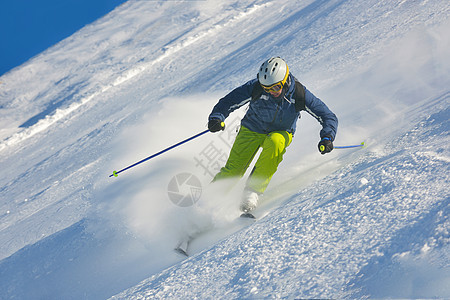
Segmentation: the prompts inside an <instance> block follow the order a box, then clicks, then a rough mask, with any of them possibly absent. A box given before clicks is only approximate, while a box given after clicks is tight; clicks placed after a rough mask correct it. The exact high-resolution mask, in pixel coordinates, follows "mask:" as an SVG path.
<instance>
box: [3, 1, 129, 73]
mask: <svg viewBox="0 0 450 300" xmlns="http://www.w3.org/2000/svg"><path fill="white" fill-rule="evenodd" d="M124 2H126V0H39V1H34V0H31V1H30V0H1V2H0V3H1V4H0V76H1V75H3V74H4V73H6V72H7V71H9V70H11V69H12V68H14V67H16V66H19V65H21V64H23V63H24V62H26V61H27V60H28V59H30V58H32V57H33V56H35V55H37V54H39V53H41V52H42V51H44V50H45V49H47V48H49V47H50V46H52V45H54V44H56V43H57V42H59V41H61V40H63V39H64V38H66V37H68V36H70V35H72V34H73V33H74V32H76V31H77V30H79V29H80V28H82V27H83V26H85V25H86V24H89V23H92V22H93V21H95V20H97V19H98V18H100V17H102V16H104V15H105V14H107V13H108V12H110V11H112V10H113V9H114V8H115V7H117V6H118V5H120V4H122V3H124Z"/></svg>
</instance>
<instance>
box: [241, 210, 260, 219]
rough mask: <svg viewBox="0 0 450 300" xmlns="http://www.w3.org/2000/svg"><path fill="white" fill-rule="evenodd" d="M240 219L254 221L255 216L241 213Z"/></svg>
mask: <svg viewBox="0 0 450 300" xmlns="http://www.w3.org/2000/svg"><path fill="white" fill-rule="evenodd" d="M240 217H241V218H247V219H253V220H256V218H255V216H254V215H253V214H251V213H249V212H246V213H243V214H241V216H240Z"/></svg>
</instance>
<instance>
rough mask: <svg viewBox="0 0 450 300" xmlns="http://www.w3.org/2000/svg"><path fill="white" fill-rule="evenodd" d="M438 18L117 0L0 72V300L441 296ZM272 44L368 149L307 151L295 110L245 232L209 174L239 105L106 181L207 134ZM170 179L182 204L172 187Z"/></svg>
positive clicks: (444, 241)
mask: <svg viewBox="0 0 450 300" xmlns="http://www.w3.org/2000/svg"><path fill="white" fill-rule="evenodd" d="M449 11H450V5H449V4H447V3H446V2H445V1H437V0H435V1H433V0H429V1H379V0H378V1H375V0H373V1H372V0H369V1H356V0H350V1H338V0H329V1H312V0H311V1H302V2H295V1H290V2H286V1H281V0H273V1H258V0H242V1H222V2H221V3H220V4H219V3H216V2H213V1H132V0H130V1H128V2H126V3H125V4H123V5H121V6H120V7H118V8H117V9H116V10H114V11H113V12H111V13H110V14H108V15H106V16H105V17H103V18H101V19H99V20H97V21H96V22H94V23H92V24H90V25H88V26H86V27H84V28H83V29H81V30H80V31H78V32H77V33H75V34H74V35H72V36H71V37H69V38H67V39H65V40H63V41H61V42H60V43H58V44H56V45H54V46H53V47H51V48H49V49H47V50H46V51H45V52H43V53H41V54H40V55H38V56H36V57H34V58H33V59H31V60H30V61H28V62H27V63H25V64H24V65H22V66H20V67H18V68H15V69H14V70H12V71H11V72H8V73H6V74H5V75H3V76H2V77H0V82H1V83H0V116H1V117H0V165H1V167H2V172H1V173H0V198H1V201H0V219H1V222H0V240H1V243H0V259H1V261H0V298H2V299H3V298H5V299H14V298H17V299H42V298H47V299H48V298H53V299H55V298H57V299H105V298H109V297H112V298H113V299H142V298H185V299H189V298H216V297H219V298H227V299H228V298H238V299H240V298H449V297H450V289H449V288H448V287H449V286H450V284H449V283H450V268H449V261H450V259H449V254H450V248H449V237H450V235H449V228H450V221H449V218H448V216H449V193H448V182H449V175H448V174H449V160H450V157H449V156H450V155H449V147H448V145H449V135H448V130H449V127H450V125H449V121H448V120H449V89H448V87H449V86H450V84H449V83H450V82H449V81H450V76H449V75H450V72H449V70H450V59H449V58H448V57H449V55H448V51H449V50H448V49H450V47H449V41H450V39H449V37H450V34H449V28H450V24H449V21H448V15H449ZM272 55H279V56H282V57H283V58H285V59H286V61H287V62H288V64H289V66H290V69H291V71H292V72H293V73H294V75H296V77H297V78H298V79H299V80H300V81H301V82H302V83H303V84H304V85H305V86H307V87H308V89H310V90H311V91H312V92H313V93H314V94H316V95H317V96H319V97H320V98H321V99H322V100H324V101H325V102H326V103H327V105H328V106H329V107H330V108H331V109H332V110H333V111H334V112H335V113H336V114H337V115H338V117H339V121H340V124H339V130H338V136H337V138H336V141H335V144H336V145H349V144H358V143H361V142H362V141H365V145H366V146H365V147H364V148H361V149H359V148H356V149H336V150H335V151H333V152H332V153H330V154H327V155H325V156H322V155H320V154H319V152H318V151H317V148H316V147H317V142H318V139H319V137H318V131H319V129H320V125H319V124H317V122H316V121H315V120H314V119H313V118H310V117H309V116H308V115H307V114H303V115H302V119H301V120H300V121H299V122H298V128H297V132H296V136H295V137H294V140H293V142H292V144H291V145H290V146H289V148H288V149H287V153H286V155H285V160H284V161H283V163H282V165H280V168H279V170H278V172H277V173H276V174H275V176H274V178H273V180H272V182H271V184H270V186H269V188H268V190H267V192H266V194H265V197H264V199H263V200H262V203H261V205H260V207H259V208H258V210H257V211H256V212H255V214H256V215H257V217H258V220H257V221H256V223H254V224H251V225H249V224H248V223H242V222H238V220H236V217H237V216H238V214H239V212H238V201H239V195H240V192H241V189H242V184H243V183H242V182H240V183H239V184H238V185H237V186H236V187H235V188H234V189H233V190H232V192H230V193H229V194H228V195H223V193H221V190H220V189H221V188H222V187H221V186H211V185H209V182H210V180H211V179H212V176H213V175H214V174H215V172H217V171H218V169H219V168H220V166H221V165H223V163H224V161H225V160H226V157H227V155H228V152H229V149H230V146H231V144H232V141H233V138H234V136H235V135H236V128H237V126H238V124H239V119H240V118H241V117H242V116H243V114H244V113H245V110H240V111H238V112H235V113H233V114H232V115H231V116H230V117H229V118H228V119H227V122H226V125H227V130H226V131H225V132H223V133H220V134H206V135H203V136H201V137H199V138H197V139H195V140H193V141H190V142H188V143H186V144H184V145H183V146H180V147H178V148H176V149H173V150H171V151H169V152H167V153H165V154H163V155H161V156H159V157H157V158H155V159H152V160H150V161H148V162H146V163H144V164H142V165H139V166H137V167H135V168H133V169H130V170H127V171H126V172H123V173H121V174H120V175H119V177H118V178H114V177H112V178H110V177H108V176H109V175H110V174H111V173H112V171H113V170H119V169H121V168H123V167H126V166H128V165H130V164H132V163H134V162H136V161H139V160H141V159H142V158H145V157H147V156H149V155H151V154H153V153H156V152H158V151H160V150H162V149H164V148H166V147H168V146H170V145H173V144H175V143H177V142H179V141H181V140H183V139H186V138H188V137H190V136H193V135H194V134H197V133H199V132H202V131H203V130H205V129H206V127H205V126H206V122H207V116H208V114H209V112H210V111H211V109H212V107H213V106H214V104H215V103H216V102H217V100H218V99H219V98H220V97H222V96H223V95H224V94H226V93H227V92H228V91H229V90H231V89H232V88H233V87H235V86H237V85H239V84H242V83H244V82H245V81H247V80H249V79H251V78H253V77H254V76H255V74H256V70H257V68H258V67H259V65H260V64H261V62H262V61H263V60H264V59H266V58H268V57H270V56H272ZM208 158H210V160H208ZM182 173H189V174H193V175H194V176H195V177H196V178H198V179H199V181H200V182H201V185H202V193H201V197H200V199H199V201H198V202H197V203H196V204H195V205H193V206H189V207H179V206H176V205H174V204H173V203H172V202H171V201H170V199H169V196H168V185H169V182H171V180H172V179H173V178H174V177H175V176H176V175H179V174H182ZM204 231H207V232H206V233H205V232H204ZM202 232H203V233H202ZM185 234H200V235H199V237H198V239H196V240H195V241H194V242H193V243H192V246H191V249H190V251H191V253H192V256H190V257H189V258H187V259H184V258H182V257H180V256H178V255H177V254H176V253H174V251H172V250H173V248H174V247H175V245H176V243H177V242H178V240H179V239H180V238H181V237H183V236H184V235H185Z"/></svg>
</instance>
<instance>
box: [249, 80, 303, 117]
mask: <svg viewBox="0 0 450 300" xmlns="http://www.w3.org/2000/svg"><path fill="white" fill-rule="evenodd" d="M262 93H263V88H262V86H261V85H260V84H259V83H258V82H255V84H254V85H253V90H252V101H255V100H258V99H259V98H260V97H261V95H262ZM292 98H294V100H295V110H296V111H297V112H299V111H302V110H306V106H305V88H304V87H303V85H302V84H301V83H300V82H298V81H297V80H295V90H294V95H293V97H292Z"/></svg>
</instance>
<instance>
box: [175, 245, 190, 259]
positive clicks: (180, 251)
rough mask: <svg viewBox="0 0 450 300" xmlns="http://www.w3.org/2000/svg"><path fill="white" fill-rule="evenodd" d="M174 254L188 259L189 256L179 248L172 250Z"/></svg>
mask: <svg viewBox="0 0 450 300" xmlns="http://www.w3.org/2000/svg"><path fill="white" fill-rule="evenodd" d="M173 250H174V251H175V252H176V253H178V254H181V255H183V256H185V257H189V254H187V252H186V251H185V250H184V249H181V248H180V247H177V248H175V249H173Z"/></svg>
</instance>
